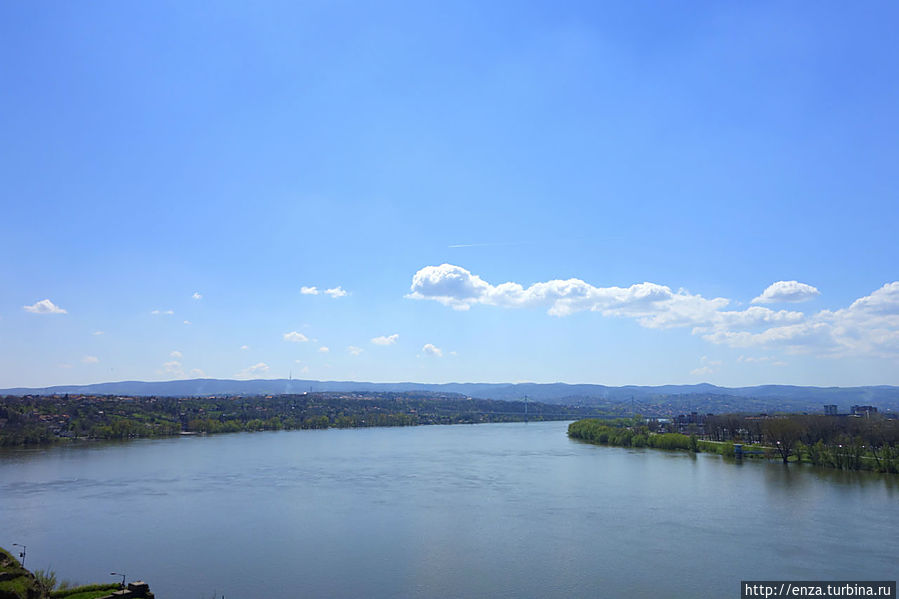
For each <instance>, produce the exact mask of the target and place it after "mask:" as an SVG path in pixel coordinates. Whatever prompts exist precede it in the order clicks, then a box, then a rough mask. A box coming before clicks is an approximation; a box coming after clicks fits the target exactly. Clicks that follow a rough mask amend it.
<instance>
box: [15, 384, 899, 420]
mask: <svg viewBox="0 0 899 599" xmlns="http://www.w3.org/2000/svg"><path fill="white" fill-rule="evenodd" d="M303 392H374V393H388V392H393V393H397V392H399V393H404V392H439V393H458V394H462V395H466V396H469V397H476V398H481V399H497V400H507V401H509V400H519V399H521V398H523V397H524V396H528V397H529V398H530V399H531V400H534V401H540V402H545V403H554V404H568V405H608V404H609V403H626V402H632V403H634V404H638V408H639V407H640V406H643V407H650V406H655V405H658V406H665V405H671V404H674V403H676V404H677V405H678V406H681V408H691V409H695V410H697V411H704V410H708V411H715V412H720V411H752V410H778V409H779V410H792V411H820V410H821V409H822V405H823V404H836V405H837V406H838V408H839V409H840V411H848V409H849V407H850V406H852V405H855V404H864V405H874V406H877V407H878V408H879V409H880V410H882V411H886V410H892V411H899V387H895V386H888V385H881V386H868V387H799V386H792V385H762V386H757V387H718V386H716V385H710V384H708V383H702V384H699V385H661V386H656V387H648V386H636V385H628V386H623V387H609V386H606V385H587V384H584V385H577V384H575V385H572V384H567V383H444V384H429V383H411V382H402V383H368V382H357V381H314V380H298V379H290V380H289V379H256V380H249V381H241V380H229V379H191V380H175V381H159V382H146V381H122V382H113V383H98V384H93V385H64V386H56V387H45V388H33V389H29V388H22V387H19V388H14V389H0V395H54V394H65V393H75V394H85V395H128V396H157V397H191V396H195V397H208V396H234V395H244V396H251V395H280V394H291V393H303Z"/></svg>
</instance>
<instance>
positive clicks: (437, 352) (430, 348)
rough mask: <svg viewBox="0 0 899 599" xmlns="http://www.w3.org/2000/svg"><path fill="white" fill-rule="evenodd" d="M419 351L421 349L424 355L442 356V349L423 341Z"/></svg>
mask: <svg viewBox="0 0 899 599" xmlns="http://www.w3.org/2000/svg"><path fill="white" fill-rule="evenodd" d="M421 351H423V352H424V353H425V355H428V356H434V357H435V358H441V357H443V350H442V349H440V348H439V347H437V346H436V345H434V344H432V343H425V344H424V346H423V347H422V348H421Z"/></svg>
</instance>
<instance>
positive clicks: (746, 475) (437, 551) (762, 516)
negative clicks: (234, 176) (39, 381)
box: [0, 423, 899, 599]
mask: <svg viewBox="0 0 899 599" xmlns="http://www.w3.org/2000/svg"><path fill="white" fill-rule="evenodd" d="M566 427H567V423H537V424H534V423H531V424H488V425H478V426H464V425H463V426H441V427H433V426H432V427H416V428H384V429H356V430H327V431H290V432H272V433H254V434H233V435H219V436H213V437H187V438H177V439H166V440H153V441H137V442H132V443H127V444H121V445H94V446H89V447H83V446H81V447H58V448H52V449H44V450H27V451H11V452H4V453H0V545H2V546H5V547H7V548H10V545H11V544H12V543H14V542H18V543H24V544H26V545H27V546H28V556H27V563H26V565H28V566H29V567H31V568H41V567H47V566H50V567H52V568H53V569H55V570H56V572H57V574H58V577H59V578H60V579H63V578H69V579H76V580H79V581H82V582H87V581H106V580H113V577H110V576H109V575H108V574H109V572H113V571H115V572H123V571H124V572H126V573H127V574H128V578H129V579H134V578H143V579H144V580H147V581H148V582H150V585H151V588H152V589H153V590H154V591H155V592H156V596H157V597H159V598H160V599H174V598H181V597H188V598H192V597H197V598H200V597H207V598H208V597H212V596H213V593H217V595H218V596H219V597H221V596H222V595H223V594H224V595H225V596H226V597H227V598H229V599H232V598H234V599H236V598H241V597H243V598H255V597H276V596H278V597H282V596H303V597H584V596H593V597H624V596H628V597H658V596H665V597H738V596H739V581H740V580H741V579H798V580H803V579H804V580H808V579H818V578H825V579H832V580H847V579H874V580H884V579H890V580H895V579H896V577H897V571H899V566H897V564H899V480H896V478H899V477H895V476H894V477H892V478H888V477H878V476H874V475H859V474H847V473H839V472H832V471H816V470H813V469H811V468H795V467H790V468H784V467H782V465H779V464H774V463H771V464H768V463H758V462H750V463H746V464H743V465H736V464H733V463H727V462H724V461H722V460H721V459H720V458H718V457H716V456H707V455H699V456H692V455H690V454H687V453H667V452H661V451H653V450H627V449H618V448H607V447H596V446H591V445H586V444H582V443H578V442H575V441H571V440H569V439H568V438H567V437H566V436H565V430H566ZM660 589H662V590H661V592H659V590H660ZM294 591H296V592H294Z"/></svg>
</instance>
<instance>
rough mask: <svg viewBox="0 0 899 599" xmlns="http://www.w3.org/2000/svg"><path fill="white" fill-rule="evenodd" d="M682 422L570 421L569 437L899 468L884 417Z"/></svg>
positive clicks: (896, 438)
mask: <svg viewBox="0 0 899 599" xmlns="http://www.w3.org/2000/svg"><path fill="white" fill-rule="evenodd" d="M692 420H694V422H690V423H687V424H685V425H684V424H681V425H678V424H677V423H672V422H669V421H667V419H646V418H642V417H640V416H635V417H633V418H618V419H606V420H600V419H596V418H587V419H582V420H578V421H576V422H572V423H571V424H570V425H569V426H568V436H569V437H571V438H572V439H578V440H581V441H586V442H588V443H594V444H598V445H612V446H617V447H650V448H655V449H669V450H685V451H692V452H696V453H698V452H708V453H717V454H719V455H723V456H726V457H731V458H744V457H745V458H762V459H780V460H782V461H783V463H784V464H787V463H793V462H805V463H809V464H813V465H815V466H824V467H828V468H836V469H840V470H869V471H873V472H882V473H892V474H895V473H897V472H899V420H896V419H890V418H886V417H884V416H882V415H877V414H869V415H867V416H865V417H852V416H848V417H845V416H844V417H840V416H832V415H807V414H782V415H772V416H769V415H767V414H761V415H757V416H751V415H745V414H718V415H712V414H708V415H705V416H699V417H696V416H695V414H694V418H693V419H692Z"/></svg>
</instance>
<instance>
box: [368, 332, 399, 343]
mask: <svg viewBox="0 0 899 599" xmlns="http://www.w3.org/2000/svg"><path fill="white" fill-rule="evenodd" d="M399 338H400V336H399V334H398V333H394V334H393V335H389V336H384V335H381V336H380V337H373V338H372V340H371V342H372V343H374V344H375V345H393V344H394V343H396V341H397V339H399Z"/></svg>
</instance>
